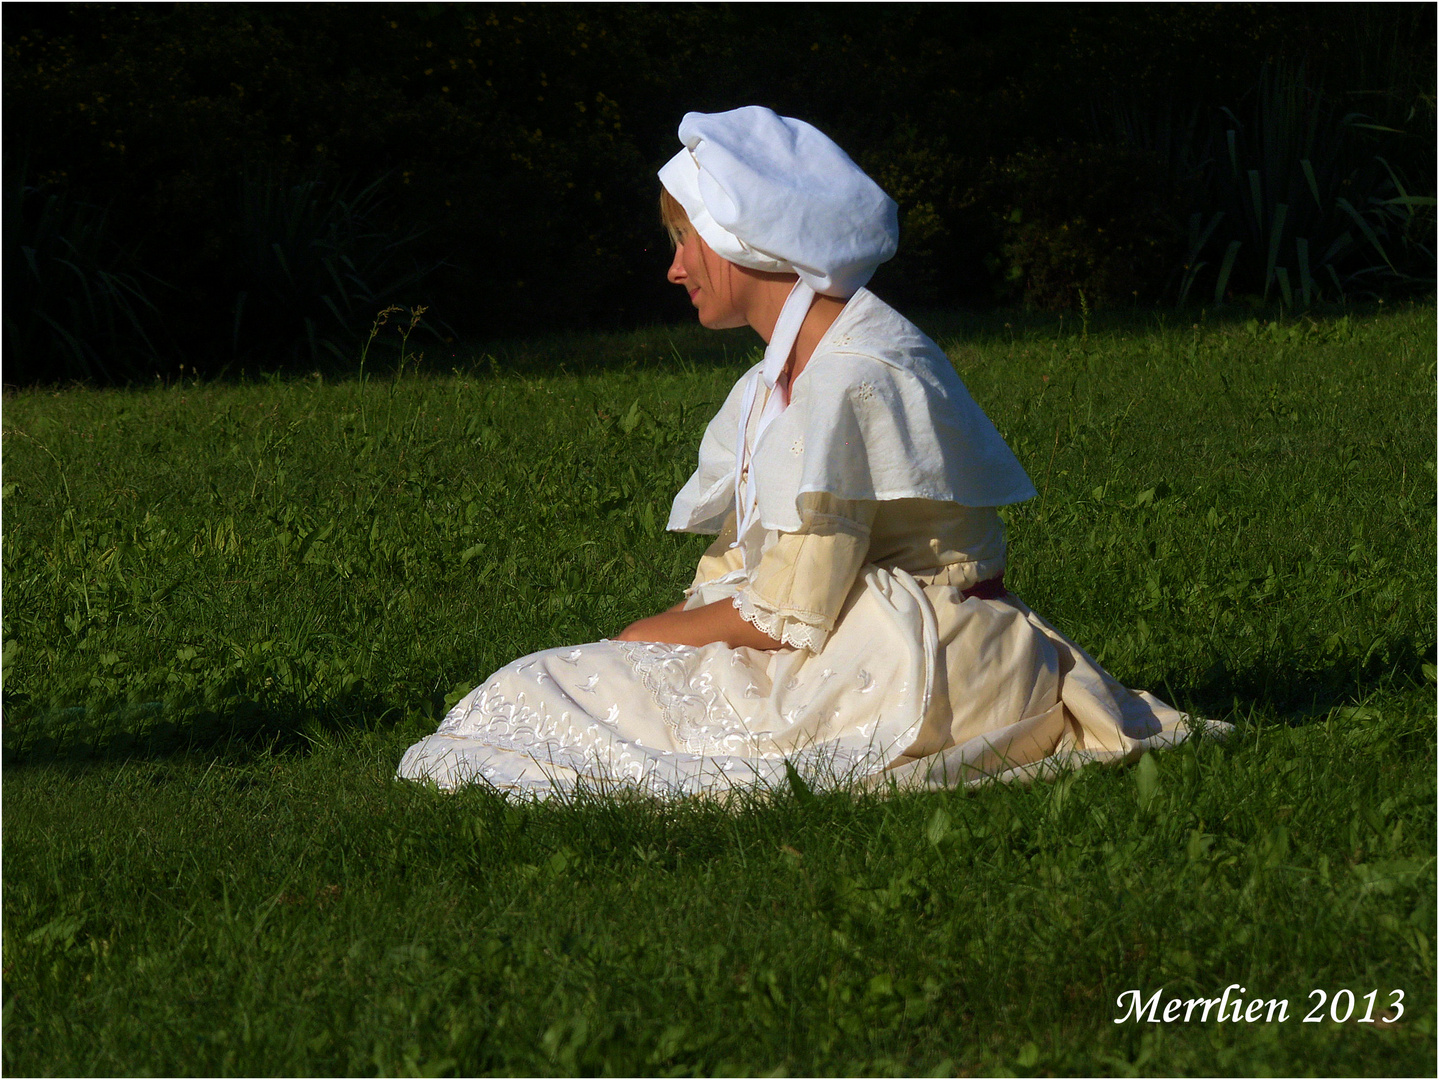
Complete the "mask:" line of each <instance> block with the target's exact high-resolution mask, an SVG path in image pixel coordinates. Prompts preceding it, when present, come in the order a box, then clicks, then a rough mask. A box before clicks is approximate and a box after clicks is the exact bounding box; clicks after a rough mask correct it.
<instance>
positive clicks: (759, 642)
mask: <svg viewBox="0 0 1439 1080" xmlns="http://www.w3.org/2000/svg"><path fill="white" fill-rule="evenodd" d="M682 607H683V605H677V606H676V607H672V608H670V609H669V610H668V611H662V612H660V613H659V614H658V615H651V616H650V617H649V618H647V619H640V620H639V621H638V622H633V623H630V625H629V626H626V627H625V628H624V629H623V630H621V631H620V632H619V633H618V634H616V635H615V637H614V640H615V641H656V642H660V643H662V644H665V645H696V646H697V645H708V644H710V643H711V642H714V641H723V642H724V643H725V644H726V645H728V646H730V647H731V648H736V647H738V646H741V645H744V646H747V647H748V648H751V649H778V648H780V647H781V644H780V642H778V641H776V640H775V639H774V638H772V637H770V636H769V635H768V634H766V633H765V632H764V631H763V630H759V629H757V628H756V627H755V626H754V625H753V624H751V623H747V622H745V621H744V619H742V618H740V613H739V611H738V610H737V609H736V608H735V606H734V604H733V603H731V602H730V601H729V600H716V601H715V602H714V603H713V604H706V605H705V606H704V607H698V608H693V609H692V610H690V611H684V610H681V608H682Z"/></svg>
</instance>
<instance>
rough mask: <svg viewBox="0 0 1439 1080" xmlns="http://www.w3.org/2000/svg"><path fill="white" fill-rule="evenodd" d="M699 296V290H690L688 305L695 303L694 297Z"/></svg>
mask: <svg viewBox="0 0 1439 1080" xmlns="http://www.w3.org/2000/svg"><path fill="white" fill-rule="evenodd" d="M699 294H700V291H699V289H691V290H690V303H691V304H693V303H694V302H695V297H696V296H698V295H699Z"/></svg>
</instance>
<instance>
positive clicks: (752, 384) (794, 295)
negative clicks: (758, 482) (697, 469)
mask: <svg viewBox="0 0 1439 1080" xmlns="http://www.w3.org/2000/svg"><path fill="white" fill-rule="evenodd" d="M814 297H815V292H814V289H812V288H811V287H810V286H809V285H807V284H806V283H805V282H804V279H803V278H801V279H800V280H798V281H796V282H795V283H794V288H793V289H791V290H790V293H789V296H788V297H786V299H785V302H784V307H782V308H780V312H779V318H778V319H776V320H775V324H774V332H773V333H771V334H770V338H769V344H768V345H767V346H766V347H765V350H764V363H763V364H762V365H761V366H760V369H759V370H758V371H756V372H755V373H754V374H753V375H751V376H750V378H749V381H748V383H747V384H746V385H745V391H744V403H743V405H741V407H740V411H739V432H738V434H737V436H736V438H735V455H734V462H735V464H734V498H735V508H736V509H735V514H736V516H737V518H738V524H737V525H736V526H735V540H734V543H733V544H731V545H730V547H737V546H739V542H740V540H741V539H743V538H744V535H745V533H746V532H748V531H749V528H750V526H751V525H753V524H754V520H755V518H756V517H757V516H758V515H759V494H758V492H757V491H756V490H755V483H754V470H753V469H750V470H749V473H748V475H746V472H745V467H746V466H747V465H748V464H749V463H750V459H751V458H752V457H753V454H752V452H751V448H750V446H749V444H748V442H747V441H746V438H745V436H746V435H747V434H748V432H749V420H750V414H751V413H752V412H753V411H754V405H755V399H756V398H757V397H758V396H759V384H760V380H761V379H763V380H764V384H765V386H766V387H767V388H768V390H769V397H768V399H767V400H766V401H765V406H764V412H762V413H761V414H760V418H759V427H758V428H756V430H755V436H754V441H755V446H758V445H759V440H760V436H761V435H763V434H764V431H765V428H767V427H769V425H770V424H771V423H772V422H773V421H774V418H775V417H777V416H778V415H779V414H780V413H782V412H784V410H785V408H786V406H787V404H788V403H787V402H785V401H783V400H782V399H781V395H779V394H777V393H775V392H774V388H775V383H777V382H778V381H779V377H780V375H781V374H782V373H783V372H784V369H785V365H786V364H787V363H789V355H790V353H792V352H793V351H794V343H795V340H796V339H797V338H798V337H799V331H800V327H801V326H803V325H804V319H805V316H806V315H808V314H809V309H810V305H811V304H813V303H814Z"/></svg>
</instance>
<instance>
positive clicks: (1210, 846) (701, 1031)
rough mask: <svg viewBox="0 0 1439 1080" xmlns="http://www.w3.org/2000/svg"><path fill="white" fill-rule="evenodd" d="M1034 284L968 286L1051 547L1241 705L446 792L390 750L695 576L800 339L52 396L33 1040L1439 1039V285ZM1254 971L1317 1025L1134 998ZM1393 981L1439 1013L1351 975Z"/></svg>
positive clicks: (36, 627) (26, 612) (17, 810)
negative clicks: (1020, 298) (1076, 755)
mask: <svg viewBox="0 0 1439 1080" xmlns="http://www.w3.org/2000/svg"><path fill="white" fill-rule="evenodd" d="M1010 323H1012V325H1010V324H1007V323H1005V322H1004V320H1003V319H1002V318H999V319H978V318H975V319H965V318H960V317H953V316H951V317H943V316H936V317H935V318H934V319H931V320H928V321H927V323H926V325H927V326H929V327H930V328H931V329H932V332H934V333H935V334H936V336H937V337H938V339H939V340H940V341H941V342H942V344H944V345H945V346H946V348H947V349H948V351H949V353H950V355H951V357H952V358H953V359H954V361H955V363H956V366H957V367H958V368H959V370H960V372H961V374H962V376H963V377H964V379H965V381H966V382H967V384H968V385H969V386H970V388H971V390H972V391H973V393H974V395H975V397H976V398H977V399H978V400H979V402H980V403H981V404H982V405H983V406H984V407H985V409H986V410H987V411H988V412H989V414H990V415H991V416H992V417H993V419H994V420H995V422H996V424H997V425H998V426H999V428H1000V430H1001V431H1002V432H1003V433H1004V434H1005V436H1006V437H1007V438H1008V439H1009V440H1010V442H1011V445H1013V446H1014V448H1015V450H1016V452H1017V453H1018V454H1019V455H1020V458H1021V460H1022V461H1024V463H1025V464H1026V466H1027V467H1028V468H1029V470H1030V472H1031V475H1032V476H1033V478H1034V481H1035V484H1036V486H1037V487H1038V488H1039V490H1040V492H1041V496H1040V498H1039V499H1037V500H1034V501H1033V502H1032V503H1030V504H1027V505H1025V506H1022V507H1016V508H1012V509H1011V510H1010V511H1008V512H1007V515H1008V519H1009V521H1010V523H1011V531H1010V539H1011V569H1010V571H1009V573H1008V575H1007V578H1006V580H1007V581H1009V582H1011V583H1012V584H1013V586H1014V587H1015V589H1016V591H1017V592H1019V593H1020V594H1021V595H1022V596H1024V598H1025V599H1026V600H1027V601H1028V602H1029V603H1030V604H1032V605H1033V606H1034V607H1035V608H1036V610H1038V611H1039V612H1040V613H1041V614H1043V615H1044V616H1046V617H1047V618H1048V619H1050V620H1051V621H1052V622H1054V623H1055V624H1056V625H1058V626H1059V627H1060V628H1061V629H1063V630H1064V631H1066V632H1067V633H1069V634H1070V635H1071V636H1073V637H1074V638H1076V640H1078V641H1079V642H1080V643H1081V644H1082V645H1084V646H1086V647H1087V648H1088V649H1090V651H1092V652H1094V653H1095V654H1097V655H1098V656H1099V658H1100V659H1101V660H1102V661H1103V662H1104V663H1105V664H1106V666H1107V667H1109V669H1110V670H1111V671H1112V672H1113V673H1114V674H1115V675H1116V676H1118V677H1119V678H1121V679H1123V680H1124V681H1126V682H1128V683H1129V684H1130V685H1134V686H1142V687H1147V688H1149V689H1151V690H1154V691H1156V692H1157V693H1159V694H1160V695H1161V696H1165V697H1167V698H1169V699H1170V700H1173V701H1175V702H1176V703H1178V704H1180V705H1181V706H1184V707H1186V708H1190V709H1192V710H1195V711H1196V712H1198V713H1200V714H1202V715H1205V716H1210V717H1215V718H1220V719H1226V720H1230V721H1234V722H1236V723H1237V724H1238V729H1237V732H1236V735H1235V737H1234V738H1233V739H1232V740H1231V741H1230V742H1229V743H1228V744H1225V745H1219V744H1214V743H1201V744H1198V745H1195V746H1191V747H1186V748H1183V749H1180V750H1176V751H1171V752H1168V753H1166V754H1162V755H1157V756H1156V757H1155V758H1154V759H1152V760H1151V764H1150V765H1146V766H1144V767H1143V768H1140V769H1132V770H1127V771H1126V770H1107V769H1093V770H1089V771H1085V772H1081V773H1078V774H1074V775H1071V776H1066V777H1064V778H1062V779H1061V780H1060V781H1059V782H1058V783H1055V784H1038V785H1035V786H1034V787H1032V788H994V789H986V790H982V791H979V792H975V793H971V794H961V793H949V794H936V795H906V796H900V797H893V798H884V797H879V796H869V797H861V798H851V797H850V796H848V795H845V794H818V795H811V794H809V793H808V792H805V791H783V792H779V793H775V794H773V795H771V796H768V797H763V798H761V797H755V798H749V799H741V800H739V801H738V802H737V803H736V804H735V805H731V806H719V805H716V804H714V803H707V802H688V803H680V804H669V805H666V804H657V803H652V802H648V801H637V800H604V799H599V798H593V797H580V798H578V799H577V800H575V801H574V803H573V804H570V805H565V804H559V803H556V804H549V805H540V806H535V805H525V804H519V803H507V802H506V801H505V800H503V799H501V798H499V797H497V796H495V795H493V794H491V793H487V792H484V791H464V792H460V793H458V794H456V795H452V796H441V795H439V794H437V793H435V792H433V791H431V790H429V789H427V788H424V787H421V786H417V785H410V784H405V783H400V782H397V781H395V780H393V779H392V778H391V777H392V773H393V769H394V766H395V763H396V762H397V761H398V758H399V755H400V753H401V752H402V750H403V748H404V746H405V745H407V744H408V743H409V742H410V741H412V740H413V739H414V738H416V737H418V736H419V735H420V734H423V733H428V731H430V730H432V728H433V725H434V723H435V721H436V719H437V718H438V716H439V714H440V713H441V712H442V711H443V709H444V707H445V704H446V702H447V701H450V700H453V699H454V698H455V697H457V696H458V694H459V693H461V692H462V691H464V690H467V689H468V688H469V687H470V686H471V685H473V684H474V683H476V682H478V680H479V679H480V678H482V677H483V676H484V675H486V674H488V673H489V672H490V671H492V670H494V669H495V668H497V667H499V666H500V665H502V664H504V663H506V662H508V661H509V660H511V659H513V658H515V657H516V656H519V655H521V654H523V653H526V652H530V651H533V650H536V649H541V648H547V647H550V646H555V645H559V644H563V643H566V642H574V641H582V640H592V639H594V638H597V637H600V636H603V635H605V634H607V633H612V632H613V631H615V630H616V629H618V628H619V627H621V626H623V625H625V624H626V623H627V622H629V621H631V620H632V619H634V618H636V617H639V616H640V615H643V614H648V613H651V612H653V611H655V610H658V609H659V608H660V607H662V606H665V605H667V604H668V603H672V602H673V601H674V599H676V598H677V596H678V590H679V589H680V588H681V587H682V586H683V585H684V584H686V583H687V582H688V579H689V576H690V573H691V571H692V569H693V565H694V562H695V560H696V559H697V557H698V554H699V552H700V551H701V550H702V549H703V547H704V540H703V539H702V538H696V537H676V536H670V535H666V534H664V533H663V532H662V526H663V522H664V519H665V516H666V513H667V509H668V503H669V500H670V498H671V497H672V495H673V493H674V491H675V490H676V489H677V488H678V486H679V484H680V483H681V482H682V481H683V480H684V478H685V476H686V475H687V474H688V471H689V469H690V468H691V467H692V463H693V454H694V449H695V447H696V445H697V442H698V439H699V435H700V432H701V431H702V429H703V426H704V423H705V421H706V420H707V419H708V416H709V415H710V413H711V412H712V411H713V410H714V409H715V408H716V407H717V406H718V404H719V402H720V401H721V399H722V398H723V395H724V393H725V391H726V390H727V389H728V387H729V385H730V384H731V383H732V382H733V380H734V378H735V377H736V375H737V374H738V373H739V371H740V370H742V367H743V366H744V364H745V363H746V362H747V360H748V359H749V358H750V355H751V350H750V344H749V341H748V340H746V339H745V338H743V337H741V336H735V335H715V336H708V335H701V334H700V333H699V332H697V331H691V330H685V331H672V332H659V331H653V332H647V333H643V334H635V335H625V336H614V337H608V338H590V339H580V338H570V339H556V340H554V341H551V342H543V343H539V344H532V345H529V346H524V347H521V346H516V347H514V348H512V349H510V350H507V351H504V352H501V353H500V354H498V355H497V357H496V358H495V359H494V360H493V361H491V359H490V358H488V357H480V358H476V357H469V356H458V357H455V358H453V359H451V358H446V360H447V362H450V363H452V364H453V365H454V366H455V367H457V368H458V369H459V370H457V371H454V372H452V373H451V374H446V375H441V374H438V373H430V374H424V375H422V376H421V377H418V378H416V377H413V376H406V377H404V378H402V379H400V380H399V381H392V380H386V379H380V378H377V379H374V380H372V381H370V382H369V383H368V384H365V385H361V384H359V383H357V382H353V381H351V382H341V383H332V382H326V381H324V380H322V379H310V380H304V381H299V382H289V383H286V382H274V381H263V380H262V381H260V382H258V383H252V384H248V385H204V384H201V385H194V384H192V383H189V382H183V383H176V384H174V385H170V386H163V387H161V386H157V387H155V388H152V389H142V390H130V391H110V392H103V393H101V392H88V391H83V390H64V391H59V392H49V391H26V392H20V393H12V394H9V395H7V397H6V398H5V401H4V431H5V442H4V451H5V459H4V494H3V513H4V540H3V570H4V577H3V589H4V596H3V599H4V612H3V613H4V629H3V640H4V690H3V692H4V748H5V757H4V766H5V771H4V787H3V812H4V817H3V820H4V858H5V862H4V871H5V873H4V883H3V914H4V923H3V934H4V941H3V945H4V952H3V957H4V1021H3V1022H4V1045H3V1063H4V1067H5V1070H6V1071H7V1072H8V1073H11V1074H39V1073H50V1074H80V1073H138V1072H155V1073H189V1074H205V1073H214V1074H221V1073H225V1074H234V1073H259V1074H278V1073H298V1074H306V1073H397V1072H409V1073H413V1072H426V1071H429V1072H434V1071H449V1072H456V1073H467V1072H478V1071H493V1072H509V1073H514V1072H523V1073H556V1072H558V1073H566V1072H569V1073H573V1072H612V1073H629V1072H645V1073H654V1072H666V1073H679V1074H684V1073H716V1072H748V1073H754V1072H773V1071H776V1070H782V1071H787V1072H798V1073H923V1072H930V1071H940V1072H966V1073H976V1072H996V1071H1004V1070H1009V1071H1014V1072H1022V1073H1024V1072H1027V1073H1087V1072H1100V1073H1116V1074H1124V1073H1166V1072H1173V1073H1212V1072H1217V1073H1231V1074H1246V1073H1265V1072H1270V1073H1324V1074H1366V1075H1379V1074H1395V1073H1399V1074H1410V1073H1413V1074H1432V1073H1433V1071H1434V1069H1435V1052H1434V1034H1435V1028H1434V1005H1435V1003H1434V917H1435V915H1434V894H1435V870H1434V859H1433V852H1434V847H1435V827H1434V826H1435V784H1434V777H1435V773H1434V734H1433V730H1434V717H1435V710H1434V668H1433V662H1434V655H1433V647H1434V625H1435V591H1434V566H1435V536H1434V524H1433V522H1434V514H1435V499H1434V492H1435V464H1434V430H1435V390H1434V380H1435V349H1434V340H1435V319H1434V309H1433V306H1432V305H1424V306H1415V307H1405V308H1402V309H1399V310H1396V311H1384V310H1382V309H1381V310H1376V311H1370V312H1365V313H1359V312H1355V313H1351V314H1350V315H1348V316H1347V317H1345V318H1337V317H1329V318H1323V319H1317V320H1301V321H1298V322H1292V323H1285V324H1282V325H1274V324H1269V323H1263V322H1257V321H1256V322H1253V323H1245V322H1243V321H1238V322H1227V323H1220V324H1215V323H1212V322H1205V323H1203V324H1201V325H1198V326H1195V325H1192V324H1191V323H1189V322H1186V323H1184V324H1182V325H1179V326H1172V325H1171V326H1165V325H1162V324H1161V322H1160V321H1159V320H1158V319H1157V318H1156V317H1154V316H1141V315H1134V316H1129V317H1126V318H1119V317H1115V318H1113V319H1112V320H1110V321H1107V322H1104V323H1099V322H1096V323H1095V324H1093V325H1090V326H1088V327H1079V326H1069V325H1060V324H1058V323H1056V322H1054V321H1045V320H1038V319H1029V320H1021V319H1020V318H1018V317H1015V318H1012V319H1011V320H1010ZM559 363H563V364H564V365H565V368H566V372H565V373H561V374H545V373H544V372H545V371H546V369H547V366H548V367H549V368H551V369H552V368H553V367H554V366H555V365H557V364H559ZM422 370H423V368H422ZM1156 766H1157V767H1156ZM1236 982H1237V983H1239V984H1241V985H1242V986H1245V987H1247V993H1246V995H1245V996H1246V998H1251V997H1256V996H1259V997H1263V998H1266V999H1268V998H1275V997H1285V998H1287V999H1288V1000H1289V1008H1290V1019H1289V1020H1288V1022H1286V1023H1283V1024H1278V1023H1275V1024H1262V1023H1257V1024H1252V1025H1250V1024H1243V1023H1232V1022H1227V1023H1222V1024H1221V1023H1216V1022H1213V1021H1211V1022H1208V1023H1199V1022H1195V1023H1191V1024H1188V1025H1185V1024H1183V1023H1175V1024H1169V1025H1164V1024H1148V1023H1137V1024H1136V1023H1127V1024H1118V1025H1116V1024H1115V1023H1113V1020H1114V1019H1116V1018H1117V1017H1119V1016H1120V1015H1121V1013H1122V1012H1123V1009H1120V1008H1116V1004H1115V1003H1116V998H1117V997H1118V996H1119V995H1120V994H1122V993H1124V992H1125V991H1127V990H1131V989H1141V990H1143V991H1144V994H1145V996H1146V997H1148V996H1149V995H1150V994H1151V993H1153V992H1154V991H1155V990H1159V989H1161V988H1163V990H1164V997H1165V998H1166V999H1167V998H1168V997H1170V996H1183V997H1195V996H1201V995H1202V996H1205V997H1217V996H1218V995H1220V994H1221V993H1222V992H1223V990H1224V988H1225V987H1226V986H1228V985H1229V984H1230V983H1236ZM1341 988H1348V989H1350V990H1352V991H1353V992H1354V993H1355V994H1356V995H1357V996H1358V997H1359V998H1360V999H1361V1005H1360V1010H1359V1013H1358V1014H1356V1015H1359V1014H1362V1011H1363V1003H1362V999H1363V996H1364V995H1365V994H1367V993H1368V992H1369V991H1371V990H1378V991H1380V995H1379V1008H1378V1009H1376V1012H1375V1014H1376V1015H1378V1014H1379V1013H1380V1012H1382V1009H1383V1007H1384V1006H1385V1005H1386V1004H1388V1003H1389V1002H1390V1001H1392V1000H1393V997H1392V994H1391V993H1390V991H1392V990H1401V989H1402V990H1404V991H1405V993H1406V998H1405V1001H1404V1005H1405V1009H1406V1012H1405V1015H1404V1016H1403V1018H1402V1019H1401V1020H1400V1021H1399V1022H1398V1023H1397V1024H1393V1025H1379V1024H1367V1025H1362V1024H1357V1023H1353V1022H1350V1023H1347V1024H1336V1023H1333V1022H1331V1021H1327V1020H1326V1021H1325V1022H1324V1023H1320V1024H1305V1023H1302V1022H1301V1020H1300V1018H1301V1017H1302V1016H1303V1015H1304V1014H1305V1013H1306V1012H1308V1010H1309V1007H1310V999H1309V996H1308V995H1309V993H1310V991H1311V990H1315V989H1322V990H1325V991H1327V992H1329V993H1333V992H1334V991H1336V990H1339V989H1341Z"/></svg>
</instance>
